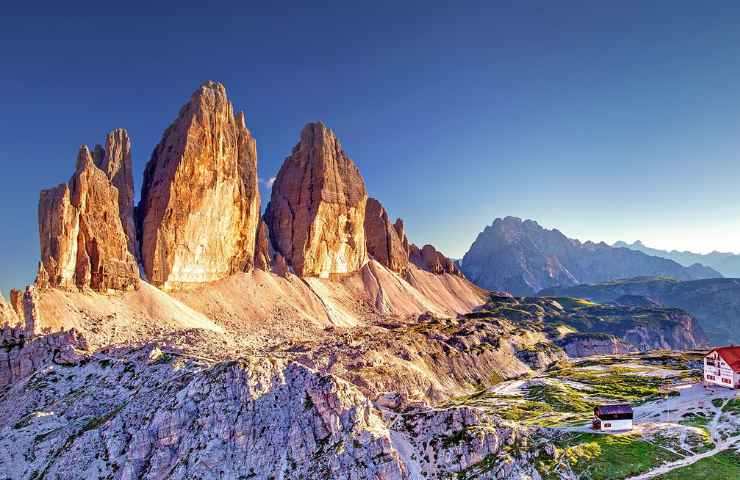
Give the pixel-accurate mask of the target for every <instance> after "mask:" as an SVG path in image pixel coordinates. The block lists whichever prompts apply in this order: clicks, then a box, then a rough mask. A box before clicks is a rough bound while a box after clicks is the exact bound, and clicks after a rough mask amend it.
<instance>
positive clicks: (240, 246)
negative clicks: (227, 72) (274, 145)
mask: <svg viewBox="0 0 740 480" xmlns="http://www.w3.org/2000/svg"><path fill="white" fill-rule="evenodd" d="M259 202H260V199H259V190H258V185H257V147H256V142H255V140H254V138H253V137H252V134H251V133H250V132H249V130H247V126H246V120H245V117H244V113H238V114H234V110H233V107H232V105H231V103H230V102H229V100H228V98H227V95H226V89H225V88H224V86H223V85H221V84H220V83H216V82H212V81H209V82H206V83H205V84H203V85H202V86H201V87H200V88H198V90H196V91H195V93H193V95H192V97H191V98H190V101H189V102H188V103H187V104H185V105H184V106H183V107H182V109H181V110H180V113H179V115H178V116H177V118H176V119H175V121H174V123H173V124H172V125H171V126H170V127H169V128H168V129H167V130H166V131H165V133H164V135H163V137H162V140H161V141H160V143H159V145H157V147H156V149H155V150H154V153H153V154H152V158H151V160H150V161H149V163H148V164H147V167H146V170H145V172H144V183H143V187H142V198H141V203H140V204H139V206H138V208H137V228H138V238H139V241H140V243H141V260H142V264H143V267H144V272H145V274H146V277H147V279H148V280H149V281H150V282H151V283H153V284H154V285H156V286H159V287H161V288H164V289H175V288H180V287H184V286H188V285H195V284H201V283H205V282H211V281H215V280H219V279H222V278H225V277H227V276H229V275H231V274H232V273H235V272H238V271H245V270H249V269H250V268H251V267H252V262H253V259H254V253H255V239H256V236H257V227H258V224H259V214H260V206H259Z"/></svg>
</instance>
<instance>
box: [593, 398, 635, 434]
mask: <svg viewBox="0 0 740 480" xmlns="http://www.w3.org/2000/svg"><path fill="white" fill-rule="evenodd" d="M633 418H634V413H633V411H632V407H631V406H630V405H629V404H628V403H620V404H618V405H601V406H598V407H594V419H593V421H592V422H591V426H592V428H593V429H594V430H602V431H623V430H632V420H633Z"/></svg>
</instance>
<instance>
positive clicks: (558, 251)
mask: <svg viewBox="0 0 740 480" xmlns="http://www.w3.org/2000/svg"><path fill="white" fill-rule="evenodd" d="M462 266H463V269H464V273H465V275H466V276H467V277H468V278H469V279H471V280H472V281H473V282H474V283H477V284H478V285H479V286H480V287H483V288H487V289H493V290H507V291H511V292H513V293H515V294H521V295H532V294H535V293H537V292H538V291H540V290H541V289H543V288H547V287H551V286H556V285H562V286H569V285H575V284H578V283H582V282H585V283H594V282H601V281H606V280H613V279H619V278H629V277H635V276H655V275H665V276H671V277H674V278H677V279H685V280H688V279H695V278H711V277H718V276H720V275H719V273H717V272H715V271H712V270H711V269H705V268H698V267H692V268H686V267H682V266H681V265H679V264H677V263H676V262H673V261H670V260H666V259H662V258H657V257H652V256H649V255H645V254H643V253H641V252H636V251H632V250H628V249H624V248H613V247H610V246H609V245H607V244H606V243H604V242H599V243H595V242H591V241H587V242H584V243H581V242H580V241H578V240H575V239H571V238H568V237H566V236H565V235H564V234H563V233H562V232H560V231H559V230H557V229H546V228H543V227H541V226H540V225H538V224H537V222H535V221H532V220H525V221H522V220H521V219H518V218H515V217H506V218H504V219H497V220H495V221H494V222H493V224H492V225H491V227H487V228H486V229H485V230H484V231H483V232H481V233H480V234H479V235H478V237H477V238H476V240H475V242H473V244H472V245H471V247H470V249H469V250H468V252H467V253H466V254H465V256H464V257H463V261H462Z"/></svg>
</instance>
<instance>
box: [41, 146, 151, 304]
mask: <svg viewBox="0 0 740 480" xmlns="http://www.w3.org/2000/svg"><path fill="white" fill-rule="evenodd" d="M129 215H130V213H129ZM122 221H124V222H128V221H132V220H131V219H130V218H127V217H126V216H125V215H124V216H123V217H122V215H121V211H120V208H119V190H118V188H117V187H116V186H115V185H114V184H113V183H112V181H111V179H110V178H109V177H108V176H107V175H106V173H105V172H104V171H103V170H101V169H100V168H98V167H97V166H96V165H95V162H94V159H93V155H92V153H91V152H90V149H89V148H88V147H87V145H83V146H82V147H80V150H79V153H78V155H77V164H76V169H75V173H74V175H73V176H72V178H71V179H70V180H69V182H68V183H63V184H61V185H59V186H57V187H56V188H53V189H49V190H44V191H42V192H41V198H40V202H39V235H40V242H41V263H42V266H41V267H40V270H41V269H43V271H45V272H46V276H48V283H49V284H50V285H51V286H54V287H63V288H70V287H77V288H92V289H94V290H98V291H107V290H128V289H131V288H137V287H138V285H139V270H138V266H137V263H136V260H135V258H134V256H133V254H132V253H131V251H130V241H131V240H130V238H129V237H128V236H127V234H126V230H125V229H124V227H123V223H122Z"/></svg>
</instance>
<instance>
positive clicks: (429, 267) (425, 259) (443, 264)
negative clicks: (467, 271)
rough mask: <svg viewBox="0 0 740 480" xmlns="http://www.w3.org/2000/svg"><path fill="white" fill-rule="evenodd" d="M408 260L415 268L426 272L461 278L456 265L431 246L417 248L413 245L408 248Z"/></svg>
mask: <svg viewBox="0 0 740 480" xmlns="http://www.w3.org/2000/svg"><path fill="white" fill-rule="evenodd" d="M409 259H410V260H411V262H413V263H414V264H415V265H416V266H417V267H419V268H421V269H423V270H426V271H428V272H432V273H436V274H437V275H441V274H443V273H449V274H451V275H458V276H463V275H462V273H460V269H459V268H458V267H457V264H456V263H455V261H454V260H452V259H451V258H448V257H446V256H444V255H443V254H442V252H439V251H438V250H437V249H436V248H434V247H433V246H432V245H428V244H427V245H424V246H423V247H421V248H419V247H417V246H416V245H414V244H411V245H410V246H409Z"/></svg>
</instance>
